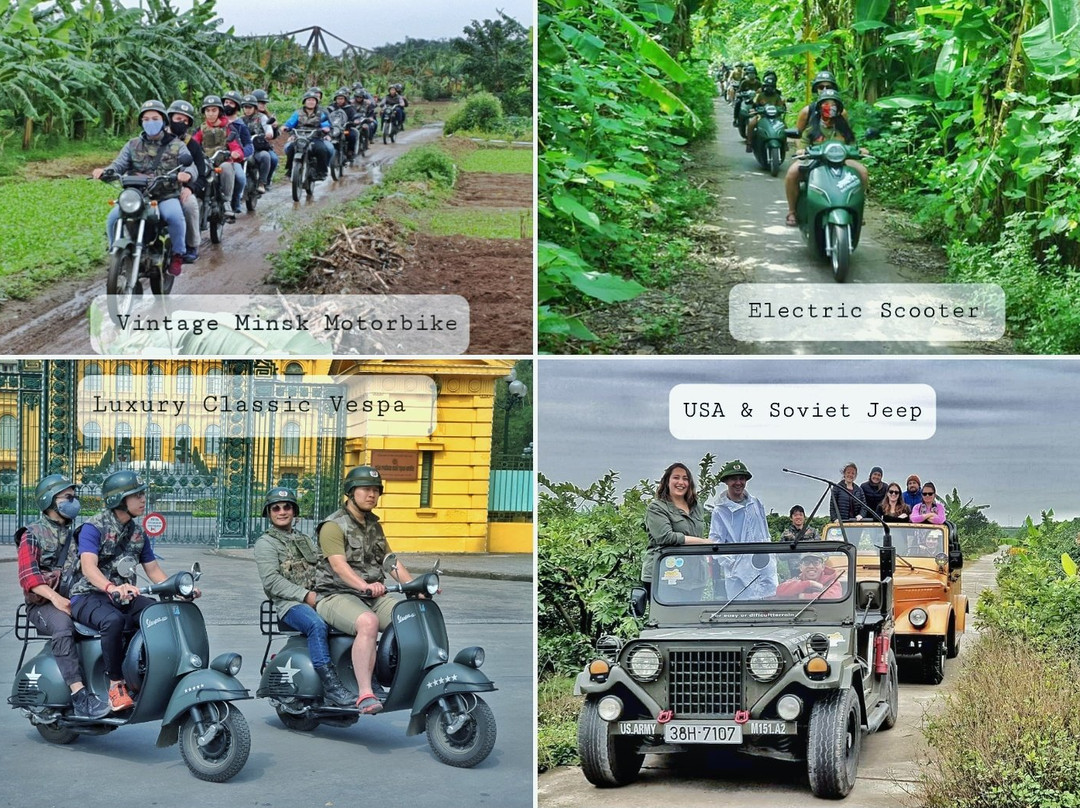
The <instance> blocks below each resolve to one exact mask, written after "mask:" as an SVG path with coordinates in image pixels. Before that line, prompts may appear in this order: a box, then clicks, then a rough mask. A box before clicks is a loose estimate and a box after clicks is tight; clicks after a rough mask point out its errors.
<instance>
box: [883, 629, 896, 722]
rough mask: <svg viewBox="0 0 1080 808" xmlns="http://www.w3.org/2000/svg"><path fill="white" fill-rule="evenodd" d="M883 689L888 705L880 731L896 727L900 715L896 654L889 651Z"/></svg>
mask: <svg viewBox="0 0 1080 808" xmlns="http://www.w3.org/2000/svg"><path fill="white" fill-rule="evenodd" d="M885 687H886V688H888V692H887V693H886V694H885V698H886V699H887V701H888V704H889V712H887V713H885V720H884V721H882V722H881V729H892V728H893V727H895V726H896V718H897V716H898V715H899V714H900V672H899V669H898V668H897V664H896V654H895V653H893V651H892V649H891V648H890V649H889V672H888V674H887V675H886V679H885Z"/></svg>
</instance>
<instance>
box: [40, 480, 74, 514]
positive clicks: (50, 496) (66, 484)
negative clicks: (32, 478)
mask: <svg viewBox="0 0 1080 808" xmlns="http://www.w3.org/2000/svg"><path fill="white" fill-rule="evenodd" d="M74 487H75V483H73V482H72V481H71V480H69V479H68V478H67V477H65V476H64V475H63V474H50V475H48V476H47V477H42V478H41V482H39V483H38V484H37V488H35V489H34V502H35V503H36V504H37V506H38V510H39V511H41V512H42V513H44V512H45V511H47V510H49V508H51V507H52V506H53V500H54V499H56V495H57V494H59V493H60V492H61V491H65V490H67V489H68V488H74Z"/></svg>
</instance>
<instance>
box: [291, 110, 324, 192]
mask: <svg viewBox="0 0 1080 808" xmlns="http://www.w3.org/2000/svg"><path fill="white" fill-rule="evenodd" d="M318 137H319V130H318V129H308V128H301V129H297V130H296V132H295V134H294V136H293V161H292V198H293V202H299V201H300V192H301V191H303V192H304V193H305V194H307V195H308V197H310V196H311V195H312V193H313V192H314V190H315V175H316V173H317V172H318V170H319V164H318V161H317V160H316V158H315V149H313V148H312V146H313V145H314V143H315V142H316V140H317V138H318Z"/></svg>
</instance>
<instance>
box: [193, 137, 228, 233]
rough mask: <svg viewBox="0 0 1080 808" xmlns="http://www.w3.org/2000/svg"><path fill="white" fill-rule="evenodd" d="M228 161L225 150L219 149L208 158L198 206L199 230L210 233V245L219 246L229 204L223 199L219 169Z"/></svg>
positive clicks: (223, 193)
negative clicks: (207, 166)
mask: <svg viewBox="0 0 1080 808" xmlns="http://www.w3.org/2000/svg"><path fill="white" fill-rule="evenodd" d="M228 159H229V152H228V150H226V149H219V150H218V151H216V152H215V153H214V155H213V157H211V158H210V160H209V161H208V162H209V165H210V176H209V177H208V178H207V180H206V192H205V193H204V194H203V198H202V200H201V202H200V204H199V230H200V231H201V230H207V229H209V231H210V243H211V244H220V243H221V234H222V231H223V230H224V229H225V214H226V212H227V211H228V209H229V202H228V201H227V200H226V199H225V189H224V188H223V187H222V184H221V167H222V165H224V164H225V163H226V162H228Z"/></svg>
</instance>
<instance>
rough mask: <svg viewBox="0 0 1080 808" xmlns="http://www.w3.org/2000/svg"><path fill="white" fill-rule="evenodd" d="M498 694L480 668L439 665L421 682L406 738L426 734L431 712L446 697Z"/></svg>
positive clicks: (451, 664) (456, 663)
mask: <svg viewBox="0 0 1080 808" xmlns="http://www.w3.org/2000/svg"><path fill="white" fill-rule="evenodd" d="M493 690H495V683H494V682H492V681H491V680H490V679H488V678H487V676H485V675H484V674H483V673H481V672H480V671H479V670H477V669H476V668H471V667H469V666H468V665H462V664H461V663H460V662H446V663H444V664H442V665H436V666H435V667H434V668H432V669H431V670H429V671H428V672H427V673H425V674H424V678H423V679H421V680H420V687H419V689H418V690H417V693H416V698H415V699H413V707H412V715H411V717H410V718H409V728H408V730H407V731H406V732H405V734H406V735H417V734H419V733H420V732H423V731H424V718H425V716H426V715H427V711H428V708H429V707H430V706H431V705H432V704H433V703H435V702H436V701H438V700H439V699H440V698H441V697H442V696H447V695H451V694H453V693H487V692H490V691H493Z"/></svg>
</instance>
